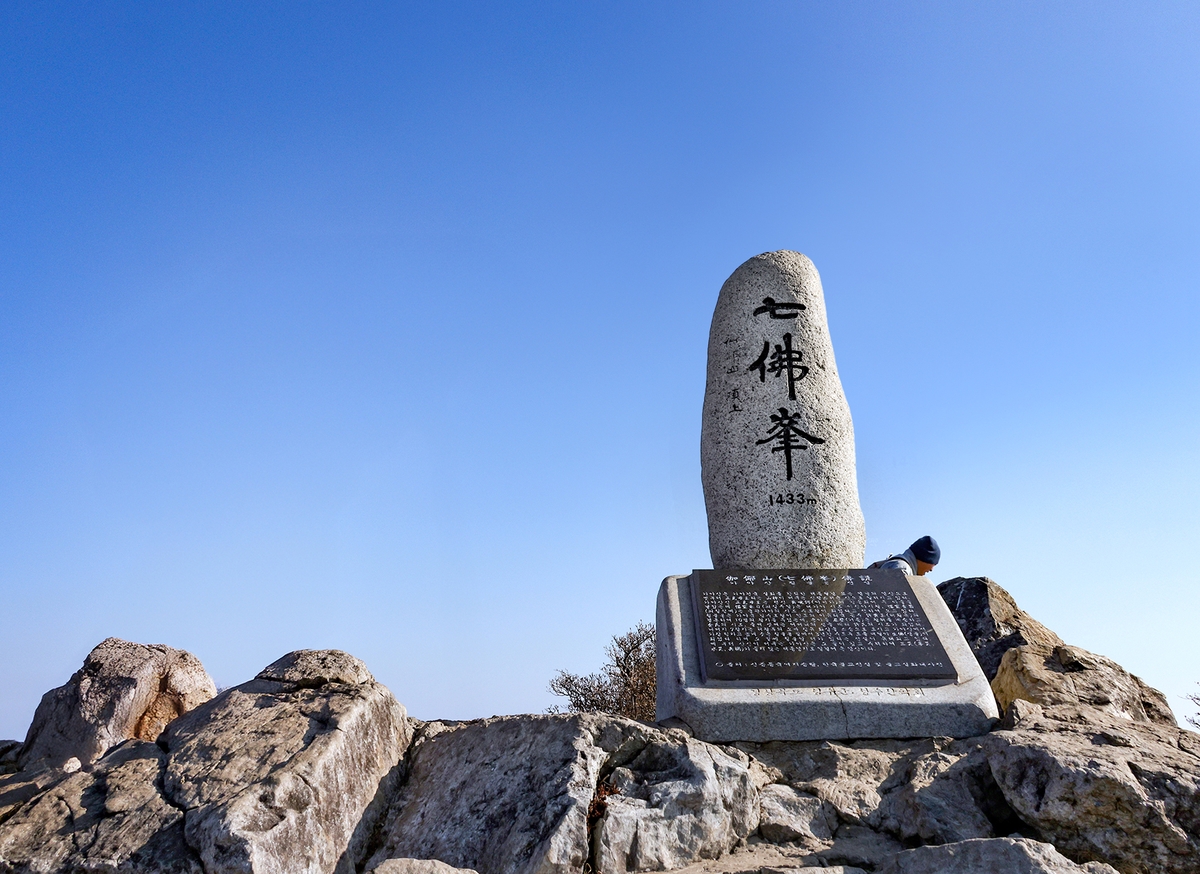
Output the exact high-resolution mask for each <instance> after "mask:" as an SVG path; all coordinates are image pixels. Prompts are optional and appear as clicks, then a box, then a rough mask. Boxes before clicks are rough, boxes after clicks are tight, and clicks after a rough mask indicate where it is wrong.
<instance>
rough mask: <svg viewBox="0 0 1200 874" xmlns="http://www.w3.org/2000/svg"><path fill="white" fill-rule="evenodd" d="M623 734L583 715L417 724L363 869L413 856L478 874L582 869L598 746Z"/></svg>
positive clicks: (615, 743)
mask: <svg viewBox="0 0 1200 874" xmlns="http://www.w3.org/2000/svg"><path fill="white" fill-rule="evenodd" d="M598 734H603V735H604V737H603V738H602V739H601V738H599V737H598V736H597V735H598ZM626 740H627V731H626V730H625V727H624V726H623V725H620V724H618V725H615V726H614V727H613V728H612V730H610V731H608V732H604V725H603V722H602V721H601V720H598V719H597V718H596V717H593V716H569V717H568V716H517V717H501V718H498V719H488V720H482V721H479V722H469V723H464V724H458V723H447V722H430V723H426V724H425V725H423V726H421V727H420V728H419V729H418V730H417V732H416V736H415V739H414V741H413V744H412V748H411V750H410V751H409V755H408V777H407V780H406V782H405V785H404V787H403V788H402V789H401V790H400V791H399V793H398V794H397V795H396V797H395V799H394V800H393V801H392V803H391V805H390V808H389V810H388V812H387V816H386V819H385V821H384V825H383V828H382V830H381V834H382V840H381V842H380V843H381V845H380V846H378V847H376V848H375V849H374V852H373V854H372V856H371V858H370V860H369V862H368V866H367V867H368V868H370V867H372V866H376V867H381V866H382V865H383V864H384V863H386V862H387V860H388V859H392V858H420V859H438V860H440V861H443V862H445V863H447V864H449V865H453V866H454V867H456V868H470V869H472V870H475V871H478V872H480V874H500V872H506V874H507V872H514V874H515V872H530V874H532V872H546V874H550V872H578V871H582V870H583V865H584V863H585V862H586V861H587V855H588V851H587V830H588V821H587V820H588V805H589V804H590V803H591V801H592V797H593V795H594V794H595V787H596V783H597V780H598V779H599V774H600V768H601V766H602V765H603V763H604V761H605V759H606V758H607V755H608V753H607V752H606V751H605V749H604V747H605V746H607V747H609V748H611V749H617V748H620V747H621V746H622V745H623V744H624V743H625V742H626Z"/></svg>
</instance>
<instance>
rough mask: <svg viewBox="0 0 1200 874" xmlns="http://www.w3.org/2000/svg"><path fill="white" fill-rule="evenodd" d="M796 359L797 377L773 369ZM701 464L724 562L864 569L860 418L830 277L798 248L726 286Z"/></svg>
mask: <svg viewBox="0 0 1200 874" xmlns="http://www.w3.org/2000/svg"><path fill="white" fill-rule="evenodd" d="M756 311H758V313H757V314H756ZM764 356H765V357H764ZM789 356H791V361H792V364H793V366H792V367H791V369H790V374H789V371H788V369H787V368H783V369H780V368H779V367H776V368H775V369H774V370H772V361H773V360H774V362H775V363H777V364H783V363H784V361H785V360H786V359H787V358H788V357H789ZM797 356H798V357H797ZM793 395H794V397H793ZM772 417H775V418H774V419H772ZM785 432H787V433H788V434H790V435H791V437H790V438H789V442H791V443H792V444H793V448H791V449H790V451H783V450H784V444H783V436H784V433H785ZM789 457H790V464H791V473H792V475H791V477H790V478H789V477H788V459H789ZM700 461H701V475H702V479H703V483H704V500H705V504H706V505H707V507H708V533H709V548H710V551H711V553H712V561H713V567H714V568H717V569H722V568H848V567H862V564H863V554H864V552H865V549H866V529H865V526H864V523H863V515H862V510H861V508H860V506H859V502H858V478H857V472H856V470H855V463H854V425H853V423H852V422H851V419H850V407H849V405H848V404H847V403H846V395H845V393H844V392H843V390H842V383H841V380H840V379H839V378H838V373H837V364H836V363H835V361H834V356H833V343H832V341H831V340H830V336H829V326H828V323H827V321H826V316H825V298H824V292H823V291H822V289H821V278H820V276H819V275H818V274H817V269H816V267H814V266H813V263H812V262H811V261H810V260H808V258H806V257H804V256H803V255H801V254H799V253H798V252H788V251H780V252H767V253H765V254H763V255H757V256H755V257H754V258H751V259H750V260H749V261H747V262H746V263H745V264H743V265H742V266H741V267H739V268H738V269H737V270H735V271H734V272H733V275H732V276H730V277H729V279H727V280H726V281H725V284H724V285H723V286H722V287H721V293H720V295H719V296H718V298H717V305H716V309H715V311H714V313H713V320H712V328H711V329H710V333H709V340H708V385H707V388H706V389H705V393H704V413H703V424H702V431H701V438H700ZM779 496H782V497H783V502H782V503H780V502H779V501H778V500H777V498H778V497H779Z"/></svg>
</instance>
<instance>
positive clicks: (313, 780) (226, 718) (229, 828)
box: [0, 651, 409, 874]
mask: <svg viewBox="0 0 1200 874" xmlns="http://www.w3.org/2000/svg"><path fill="white" fill-rule="evenodd" d="M408 741H409V732H408V723H407V719H406V718H405V714H404V708H403V707H401V706H400V704H399V703H398V702H397V701H396V700H395V698H393V697H392V695H391V693H390V692H389V691H388V690H387V689H386V688H385V687H383V686H381V685H380V684H378V683H376V682H375V680H374V678H373V677H372V676H371V674H370V673H369V672H368V671H367V669H366V667H365V666H364V665H363V664H362V662H360V661H359V660H358V659H356V658H354V657H353V656H349V655H347V654H345V653H340V652H334V651H322V652H310V651H301V652H297V653H292V654H290V655H288V656H285V657H284V658H282V659H280V660H279V661H277V662H275V663H274V664H273V665H271V666H270V667H268V668H267V669H266V670H264V671H263V672H262V673H261V674H259V676H258V677H257V678H255V679H254V680H252V681H250V682H249V683H245V684H243V685H241V686H237V687H235V688H233V689H229V690H227V691H225V692H224V693H222V694H221V695H218V696H217V697H216V698H214V699H212V700H211V701H209V702H207V703H206V704H204V705H201V706H200V707H199V708H197V709H196V710H193V711H191V712H189V713H187V714H186V715H184V716H183V717H180V718H179V719H177V720H175V721H174V722H173V723H172V724H171V725H170V727H169V730H168V731H167V732H166V733H164V734H163V735H162V736H161V737H160V738H159V740H158V742H157V743H147V742H143V741H138V740H131V741H128V742H126V743H125V744H124V745H122V746H120V747H117V748H115V749H113V750H111V751H110V752H109V753H108V754H107V755H105V756H103V757H102V758H100V759H99V760H98V761H97V762H96V763H95V766H94V768H93V769H91V770H78V769H76V770H74V771H73V772H72V771H69V770H64V769H61V768H60V769H51V768H40V769H38V770H37V771H34V772H32V773H27V772H19V773H16V774H12V775H9V776H8V777H5V778H0V805H4V803H5V798H6V796H7V797H8V801H9V803H8V804H7V807H6V808H5V807H2V806H0V811H3V810H7V813H6V815H3V814H0V816H2V821H0V871H2V872H22V874H24V872H30V874H32V872H45V871H88V872H92V871H122V872H147V874H149V872H187V874H201V872H204V874H215V872H250V871H254V872H272V874H298V872H312V874H316V872H333V871H344V872H350V871H353V870H354V865H355V862H356V861H357V860H358V859H359V858H361V856H362V854H363V852H364V851H365V846H366V839H367V835H368V833H369V832H370V830H371V829H372V827H373V826H374V825H375V822H376V819H377V817H378V815H379V814H380V813H381V812H382V808H383V804H384V801H383V799H384V798H386V796H387V795H388V793H389V791H390V789H391V787H392V782H393V781H394V780H395V778H396V775H397V768H398V765H399V763H400V761H401V758H402V756H403V754H404V752H405V750H406V748H407V745H408Z"/></svg>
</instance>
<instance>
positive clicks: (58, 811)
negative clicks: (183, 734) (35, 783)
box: [0, 740, 204, 874]
mask: <svg viewBox="0 0 1200 874" xmlns="http://www.w3.org/2000/svg"><path fill="white" fill-rule="evenodd" d="M165 765H166V755H165V754H164V753H163V752H162V750H160V749H159V748H158V747H157V746H155V745H154V744H152V743H146V742H144V741H137V740H134V741H129V742H127V743H126V744H125V745H124V746H121V747H118V748H117V749H114V750H112V751H111V752H110V753H109V754H108V755H107V756H105V757H104V758H103V759H101V760H100V762H99V763H98V765H97V766H96V768H95V770H94V771H91V772H87V771H77V772H75V773H73V774H70V775H64V774H63V773H62V772H61V771H59V772H57V776H58V779H54V780H52V781H51V782H50V783H49V786H48V787H47V788H45V791H43V792H41V793H40V794H39V795H37V796H36V797H34V798H33V799H32V800H29V799H26V800H27V801H28V803H27V804H23V805H21V804H18V805H16V806H15V807H13V808H11V815H10V816H9V817H8V818H6V819H4V821H3V825H0V871H4V872H13V874H34V872H50V871H54V872H61V874H67V872H81V874H82V872H108V871H114V872H115V871H120V872H123V874H204V871H203V869H202V867H201V865H200V858H199V856H198V855H197V854H196V853H195V852H194V851H193V850H192V849H191V848H190V847H189V846H188V845H187V842H186V841H185V840H184V835H183V819H184V813H183V810H181V809H180V808H179V807H177V806H175V805H174V804H172V803H171V802H170V801H169V800H168V799H167V798H166V797H164V795H163V793H162V790H161V779H162V772H163V769H164V767H165ZM41 773H42V774H48V773H49V772H48V771H47V770H46V769H43V770H42V772H41ZM2 792H3V790H2V789H0V793H2Z"/></svg>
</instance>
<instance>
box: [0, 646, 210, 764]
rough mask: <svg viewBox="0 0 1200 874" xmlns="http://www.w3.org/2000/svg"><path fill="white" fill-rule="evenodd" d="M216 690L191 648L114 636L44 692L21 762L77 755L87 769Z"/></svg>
mask: <svg viewBox="0 0 1200 874" xmlns="http://www.w3.org/2000/svg"><path fill="white" fill-rule="evenodd" d="M216 694H217V687H216V685H215V684H214V683H213V681H212V678H211V677H210V676H209V675H208V672H207V671H205V670H204V666H203V665H201V664H200V660H199V659H197V658H196V657H195V656H194V655H192V654H191V653H189V652H185V651H183V650H179V649H172V648H171V647H169V646H163V645H162V644H143V643H130V642H129V641H127V640H121V639H119V638H116V637H110V638H108V639H107V640H105V641H103V642H102V643H100V644H99V645H98V646H97V647H96V648H95V649H93V650H92V651H91V652H90V653H88V656H87V658H86V659H85V660H84V662H83V667H82V668H80V669H79V670H78V671H76V672H75V673H74V674H73V675H72V676H71V679H70V680H68V681H67V682H66V683H65V684H64V685H62V686H59V687H58V688H57V689H51V690H50V691H49V692H47V693H46V694H45V695H43V696H42V701H41V703H40V704H39V705H38V708H37V710H36V712H35V713H34V715H33V722H32V724H31V725H30V726H29V732H28V734H27V735H26V737H25V743H24V745H23V746H22V748H21V751H20V753H19V754H18V756H17V764H18V766H19V767H20V768H21V769H23V770H29V769H33V768H37V767H61V766H62V765H63V764H65V763H66V762H68V761H69V760H71V759H77V760H78V761H79V763H80V764H81V765H82V766H83V767H84V768H87V767H89V766H90V765H91V764H92V763H93V762H95V761H96V760H97V759H99V758H100V757H101V756H102V755H104V754H105V753H106V752H107V751H108V750H109V749H111V748H112V747H114V746H116V745H118V744H120V743H124V742H125V741H127V740H131V739H134V738H137V739H139V740H146V741H152V740H154V739H155V738H157V737H158V736H159V735H160V734H161V733H162V731H163V729H164V728H166V726H167V725H168V724H169V723H170V722H171V721H172V720H173V719H175V718H177V717H179V716H180V715H182V714H184V713H187V712H189V711H191V710H194V709H195V708H196V707H198V706H199V705H201V704H203V703H204V702H205V701H208V700H209V699H210V698H212V697H213V696H214V695H216Z"/></svg>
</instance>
